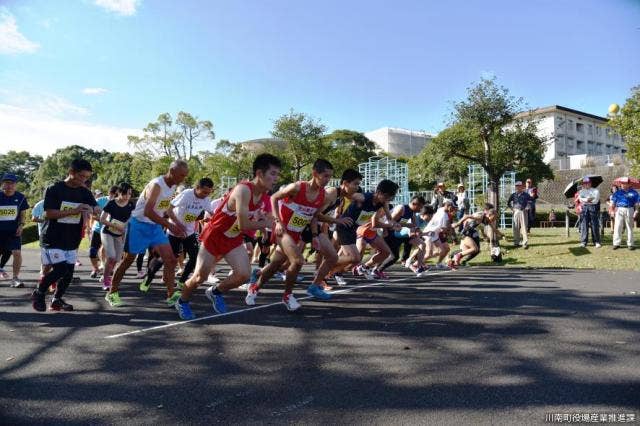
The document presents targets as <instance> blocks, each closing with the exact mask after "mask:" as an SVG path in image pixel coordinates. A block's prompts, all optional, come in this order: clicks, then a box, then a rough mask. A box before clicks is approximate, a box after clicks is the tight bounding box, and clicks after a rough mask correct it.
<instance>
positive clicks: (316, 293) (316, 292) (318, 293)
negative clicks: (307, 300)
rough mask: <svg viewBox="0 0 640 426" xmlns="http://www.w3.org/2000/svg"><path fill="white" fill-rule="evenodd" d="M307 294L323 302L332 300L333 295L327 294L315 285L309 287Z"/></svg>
mask: <svg viewBox="0 0 640 426" xmlns="http://www.w3.org/2000/svg"><path fill="white" fill-rule="evenodd" d="M307 294H308V295H309V296H312V297H315V298H317V299H321V300H329V299H331V294H329V293H327V292H326V291H324V290H323V289H321V288H320V287H319V286H317V285H315V284H311V285H310V286H309V287H307Z"/></svg>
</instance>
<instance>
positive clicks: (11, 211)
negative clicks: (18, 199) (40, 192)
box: [0, 206, 18, 222]
mask: <svg viewBox="0 0 640 426" xmlns="http://www.w3.org/2000/svg"><path fill="white" fill-rule="evenodd" d="M17 217H18V206H0V221H2V222H6V221H10V220H16V218H17Z"/></svg>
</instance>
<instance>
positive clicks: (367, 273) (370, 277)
mask: <svg viewBox="0 0 640 426" xmlns="http://www.w3.org/2000/svg"><path fill="white" fill-rule="evenodd" d="M358 272H359V273H360V275H364V277H365V278H366V279H368V280H375V279H376V276H375V275H374V274H373V272H372V271H371V269H369V268H367V267H366V266H364V265H358Z"/></svg>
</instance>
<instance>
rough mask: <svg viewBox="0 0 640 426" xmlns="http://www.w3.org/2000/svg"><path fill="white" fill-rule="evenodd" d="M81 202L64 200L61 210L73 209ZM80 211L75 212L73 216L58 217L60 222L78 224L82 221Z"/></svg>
mask: <svg viewBox="0 0 640 426" xmlns="http://www.w3.org/2000/svg"><path fill="white" fill-rule="evenodd" d="M79 205H80V203H72V202H71V201H63V202H62V203H60V211H61V212H64V211H67V210H73V209H75V208H76V207H78V206H79ZM80 217H81V216H80V213H78V214H74V215H72V216H66V217H61V218H60V219H58V223H67V224H70V225H77V224H79V223H80Z"/></svg>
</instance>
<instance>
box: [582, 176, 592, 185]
mask: <svg viewBox="0 0 640 426" xmlns="http://www.w3.org/2000/svg"><path fill="white" fill-rule="evenodd" d="M590 182H591V179H589V176H585V177H583V178H582V183H590Z"/></svg>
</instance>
